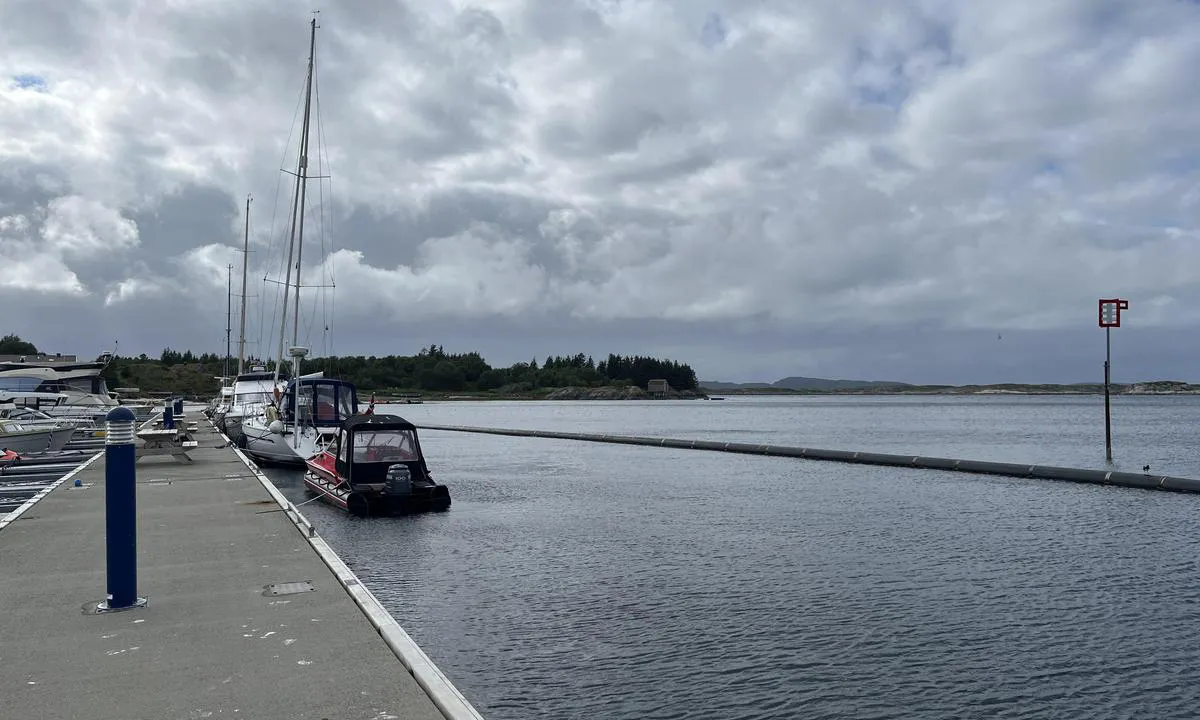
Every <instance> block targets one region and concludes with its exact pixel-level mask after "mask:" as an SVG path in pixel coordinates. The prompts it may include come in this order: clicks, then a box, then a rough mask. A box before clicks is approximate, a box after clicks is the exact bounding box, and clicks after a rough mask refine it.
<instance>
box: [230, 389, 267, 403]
mask: <svg viewBox="0 0 1200 720" xmlns="http://www.w3.org/2000/svg"><path fill="white" fill-rule="evenodd" d="M273 399H274V396H273V395H271V393H269V392H262V391H259V390H255V391H254V392H240V393H238V394H237V395H234V396H233V404H234V405H267V404H269V403H270V402H271V401H272V400H273Z"/></svg>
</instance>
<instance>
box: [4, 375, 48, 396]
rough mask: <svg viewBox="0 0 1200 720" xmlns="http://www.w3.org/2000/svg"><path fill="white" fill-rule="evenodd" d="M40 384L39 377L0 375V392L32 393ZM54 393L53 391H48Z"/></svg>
mask: <svg viewBox="0 0 1200 720" xmlns="http://www.w3.org/2000/svg"><path fill="white" fill-rule="evenodd" d="M41 384H42V379H41V378H40V377H29V376H20V375H7V376H6V375H3V374H0V390H8V391H9V392H34V391H35V390H37V389H38V386H40V385H41ZM48 392H54V391H48Z"/></svg>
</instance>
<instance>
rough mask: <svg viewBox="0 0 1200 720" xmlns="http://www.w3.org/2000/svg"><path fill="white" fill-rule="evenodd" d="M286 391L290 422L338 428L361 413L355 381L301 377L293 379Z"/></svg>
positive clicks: (285, 404)
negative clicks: (359, 411)
mask: <svg viewBox="0 0 1200 720" xmlns="http://www.w3.org/2000/svg"><path fill="white" fill-rule="evenodd" d="M284 392H285V396H284V397H283V398H282V400H283V406H284V415H285V421H286V422H288V423H291V422H296V423H299V424H301V425H313V426H315V427H329V428H336V427H339V426H340V425H341V424H342V422H343V421H344V420H346V418H349V417H353V416H354V414H355V413H357V412H358V392H357V391H356V390H355V388H354V383H350V382H346V381H345V380H333V379H326V378H300V379H298V380H292V381H291V382H289V383H288V385H287V390H285V391H284ZM297 401H299V407H297Z"/></svg>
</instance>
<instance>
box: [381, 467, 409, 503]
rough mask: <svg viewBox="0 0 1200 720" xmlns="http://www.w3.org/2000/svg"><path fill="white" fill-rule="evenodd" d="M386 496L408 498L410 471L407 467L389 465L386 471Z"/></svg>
mask: <svg viewBox="0 0 1200 720" xmlns="http://www.w3.org/2000/svg"><path fill="white" fill-rule="evenodd" d="M386 487H387V494H388V495H400V496H404V497H408V496H409V495H412V471H411V470H409V469H408V466H407V465H401V464H397V465H389V466H388V469H387V485H386Z"/></svg>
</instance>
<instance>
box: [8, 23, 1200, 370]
mask: <svg viewBox="0 0 1200 720" xmlns="http://www.w3.org/2000/svg"><path fill="white" fill-rule="evenodd" d="M320 23H321V28H320V30H319V31H318V35H317V65H318V79H317V103H316V112H317V115H318V121H317V128H318V129H319V132H318V133H316V134H315V135H314V139H313V149H312V151H311V152H310V155H311V158H312V165H311V170H312V171H313V172H315V173H316V174H320V175H327V176H329V177H328V178H324V179H321V180H319V181H317V180H314V181H312V182H311V183H310V194H309V200H310V207H311V208H312V211H311V213H310V214H309V215H308V216H307V217H306V220H307V224H306V230H305V245H304V251H303V252H304V255H303V262H302V263H301V264H302V266H303V267H302V273H303V277H304V278H305V283H306V284H308V285H310V286H314V287H315V286H321V287H322V289H323V290H327V289H329V288H325V287H324V286H328V285H332V284H336V286H337V288H336V291H333V292H322V293H317V292H315V290H312V289H310V290H309V291H306V295H305V298H306V299H305V302H304V303H302V311H303V312H305V313H307V314H308V315H310V316H312V317H314V318H315V317H317V316H320V318H321V319H320V322H319V323H318V325H319V326H328V325H330V324H332V325H333V326H335V327H337V328H339V330H338V337H339V338H340V339H341V343H342V344H341V345H340V346H339V347H343V348H353V349H354V350H355V351H358V352H367V353H376V354H380V353H386V352H404V351H411V350H412V349H414V348H413V347H408V346H407V345H405V346H403V347H395V346H393V345H392V344H390V343H391V342H393V341H390V340H388V338H397V337H402V338H412V337H413V336H414V332H416V331H415V328H417V327H418V326H419V324H420V323H424V322H429V323H433V322H436V323H438V327H440V328H443V329H444V330H445V332H447V333H448V334H452V333H454V332H458V330H454V328H455V327H457V328H460V329H461V332H462V336H463V338H464V340H463V342H464V343H465V344H466V345H470V343H471V342H473V340H472V338H473V337H477V338H482V339H480V340H478V342H486V343H490V345H489V346H487V347H478V348H477V349H480V350H483V351H484V352H485V354H488V355H489V357H495V358H496V359H497V360H498V361H506V362H507V361H512V360H514V359H525V356H527V355H529V354H531V353H529V352H527V351H526V350H527V349H528V348H529V347H530V346H536V348H537V349H536V350H534V352H537V353H539V354H541V353H542V351H543V350H544V351H546V352H559V351H560V350H561V351H571V348H567V347H562V345H561V344H562V343H565V342H567V339H568V337H570V338H574V337H575V336H574V335H572V334H571V333H572V332H574V330H572V331H570V332H569V331H568V328H574V329H578V328H584V329H588V333H590V335H588V336H589V337H596V338H599V340H597V345H600V344H603V339H604V338H605V337H607V338H609V339H610V341H611V342H612V344H613V347H612V349H613V350H618V351H630V352H655V351H667V350H672V351H675V350H681V351H682V349H686V348H690V349H691V350H690V352H691V353H692V354H693V357H690V358H688V359H689V360H692V361H693V363H694V364H696V365H698V366H699V367H700V368H701V369H702V370H703V371H705V372H702V374H707V375H718V376H725V377H737V376H744V375H745V373H744V372H743V370H742V368H746V367H750V366H751V365H754V366H755V367H759V368H764V367H767V366H764V365H763V364H762V362H761V361H760V360H753V361H752V360H751V359H749V356H750V355H752V354H753V353H754V352H756V351H758V350H761V351H762V352H763V353H768V354H769V356H770V357H772V358H776V360H772V361H771V363H772V364H770V367H772V368H774V367H781V366H782V365H786V364H787V363H788V362H789V361H788V360H787V358H788V357H791V358H793V360H792V361H791V362H793V363H794V364H795V365H796V366H797V367H796V371H801V369H802V368H801V367H800V366H803V369H804V371H805V372H810V373H821V372H824V373H827V374H828V373H839V372H842V371H846V370H848V368H847V365H846V364H845V358H847V357H851V358H861V356H862V355H863V352H862V348H869V347H872V346H873V344H874V343H876V342H880V343H882V342H884V340H885V336H886V333H888V332H892V331H894V330H895V329H896V328H909V329H910V330H911V333H910V334H912V335H914V336H915V335H916V334H918V333H919V334H920V335H921V337H922V338H923V340H922V341H921V344H920V345H917V346H914V347H913V348H911V349H908V350H893V351H889V353H883V352H879V353H877V355H878V357H879V358H881V359H880V360H879V361H878V362H877V363H875V364H871V363H870V362H865V361H861V360H860V361H859V362H860V364H859V365H857V366H853V367H852V368H849V369H853V370H854V371H855V372H860V373H866V374H871V375H875V376H879V375H880V374H881V373H884V372H885V371H886V372H900V373H901V374H902V375H903V374H905V373H907V374H908V375H909V376H913V374H914V373H919V372H920V371H921V370H920V368H922V367H927V366H928V365H929V363H930V360H929V358H928V357H922V355H921V348H922V347H924V348H929V347H932V346H934V345H937V344H938V343H940V342H945V343H950V345H947V347H951V346H954V347H959V346H958V345H954V343H960V344H961V346H962V347H967V346H969V347H972V348H977V347H980V346H978V345H977V344H976V343H977V342H978V340H977V335H978V337H994V336H995V334H996V333H998V332H1010V333H1026V335H1024V336H1023V337H1025V338H1026V340H1027V341H1029V342H1032V338H1035V337H1063V336H1064V335H1063V334H1062V333H1063V332H1065V331H1067V330H1074V329H1079V328H1086V327H1087V326H1088V325H1089V324H1090V323H1092V322H1094V315H1095V301H1096V299H1097V298H1098V297H1101V296H1107V295H1114V294H1120V295H1122V296H1123V297H1127V298H1128V299H1130V300H1131V305H1132V308H1133V309H1132V310H1131V315H1130V318H1131V320H1130V321H1131V322H1136V323H1137V326H1139V327H1142V328H1145V329H1147V331H1152V332H1151V334H1150V335H1148V336H1146V337H1147V338H1150V339H1149V340H1146V342H1151V343H1169V342H1171V341H1170V340H1169V339H1168V338H1169V337H1170V335H1169V334H1170V333H1171V332H1174V331H1176V330H1178V329H1183V328H1194V327H1195V326H1196V325H1197V324H1200V313H1198V312H1197V310H1196V308H1198V307H1200V287H1198V285H1197V282H1196V281H1195V279H1194V278H1193V277H1192V273H1191V271H1190V270H1189V268H1191V267H1193V266H1195V264H1196V263H1197V261H1198V260H1200V249H1198V246H1197V241H1198V239H1200V238H1198V237H1197V233H1198V232H1200V223H1198V220H1200V139H1198V137H1197V135H1196V133H1195V131H1194V127H1193V126H1194V118H1195V117H1198V116H1200V94H1198V93H1195V92H1193V91H1192V90H1191V88H1190V86H1191V79H1190V78H1191V74H1192V71H1193V69H1194V68H1195V67H1196V66H1197V64H1198V63H1200V6H1197V5H1196V4H1194V3H1182V2H1166V1H1163V2H1142V3H1128V2H1120V1H1118V0H1063V2H1055V3H1045V2H1038V1H1037V0H1015V1H1014V2H1008V3H952V2H947V1H945V0H906V1H903V2H901V1H891V0H861V1H860V2H855V3H843V2H833V1H832V0H831V1H829V2H824V1H821V2H811V3H792V2H784V1H783V0H767V1H766V2H757V3H745V2H734V1H733V0H705V1H703V2H693V1H691V0H639V1H638V2H621V3H600V2H593V1H591V0H476V1H475V2H473V3H470V4H463V3H451V2H445V1H444V0H435V1H434V2H421V3H417V2H392V3H373V2H367V1H366V0H355V1H353V2H347V3H339V4H338V5H337V6H336V7H330V8H328V9H326V10H325V11H324V12H322V13H321V15H320ZM117 36H120V37H121V38H122V41H121V42H112V41H111V40H110V39H111V38H112V37H117ZM307 39H308V37H307V27H306V25H305V18H304V16H303V14H302V13H301V12H300V11H298V10H297V9H296V8H295V7H289V6H288V5H286V4H279V3H270V2H266V0H257V1H252V2H243V3H231V2H216V3H207V4H205V5H204V6H203V7H200V6H196V7H193V6H190V5H179V4H165V5H154V6H142V5H141V4H139V3H134V2H132V0H117V1H115V2H112V1H108V0H106V1H105V2H100V1H99V0H72V1H64V2H61V3H20V2H18V3H8V4H5V5H4V7H3V8H0V42H2V43H3V44H4V47H5V49H6V53H5V56H4V58H3V59H0V75H3V77H0V216H2V217H3V218H4V219H3V220H2V221H0V242H2V245H0V257H2V258H3V259H4V262H5V264H6V267H17V268H20V269H21V270H22V271H21V272H18V273H8V272H6V273H4V274H2V275H0V288H2V289H3V291H4V292H12V293H17V292H35V291H36V292H39V293H49V294H51V295H54V294H58V295H61V296H62V298H63V299H62V302H63V303H70V302H83V301H84V300H83V298H84V297H90V295H89V293H91V292H96V293H99V294H100V295H99V296H100V297H103V304H104V305H105V306H106V307H109V308H110V309H111V312H112V313H118V312H129V311H130V308H131V307H132V305H131V302H132V301H134V300H136V299H139V298H149V297H158V298H160V302H161V301H163V300H164V299H165V298H167V297H169V296H171V295H172V293H170V292H164V291H165V290H166V289H167V288H171V289H173V290H175V291H176V292H177V293H178V294H181V295H182V294H186V293H193V294H195V295H197V296H200V297H204V298H208V299H210V300H211V303H210V304H211V307H210V308H209V309H208V312H209V313H210V315H211V319H210V321H209V322H210V323H211V325H212V326H213V328H214V332H213V337H216V336H218V335H220V333H218V332H217V331H216V329H217V327H218V326H223V323H224V318H223V313H224V304H225V303H224V297H223V294H224V292H225V277H226V274H225V271H226V266H227V265H228V264H229V263H233V264H234V266H235V269H236V268H240V264H241V257H240V255H239V254H238V252H237V250H238V248H239V244H240V237H241V230H242V228H241V222H242V219H243V218H242V217H241V215H240V212H239V208H240V206H241V201H242V198H244V196H245V194H246V193H247V192H253V193H254V194H255V196H256V198H258V199H257V201H256V207H255V210H254V216H253V217H254V220H253V225H254V227H253V229H252V233H251V234H252V246H253V254H252V256H251V266H252V269H251V275H252V277H253V283H252V285H253V288H254V292H253V293H252V296H253V297H252V298H251V299H250V302H251V303H254V304H255V305H254V306H252V307H258V308H259V312H258V313H253V312H252V313H251V315H252V316H253V315H256V314H258V315H262V316H264V317H265V316H269V315H270V313H271V308H272V307H276V308H277V307H278V305H279V301H278V300H277V299H276V296H277V295H278V286H277V285H274V284H271V283H263V282H262V278H263V277H266V276H270V277H273V278H276V279H279V278H281V277H282V275H283V271H284V265H285V257H286V244H285V241H286V239H287V222H286V220H287V218H288V217H289V212H290V209H289V206H288V202H289V201H290V197H291V195H290V193H291V189H290V183H289V178H288V176H286V175H284V174H281V173H280V172H279V170H280V168H294V165H295V161H296V159H295V155H296V142H297V134H298V132H299V127H298V124H297V115H296V114H297V111H298V109H299V100H300V93H301V91H302V86H303V77H304V71H305V64H306V55H307ZM5 223H6V224H5ZM4 297H9V296H4ZM72 298H76V300H72ZM319 298H327V299H329V300H331V301H332V300H334V299H336V305H335V307H336V312H333V311H329V310H319V309H317V308H316V307H315V305H314V303H316V302H318V299H319ZM260 306H261V307H260ZM122 308H124V310H121V309H122ZM264 308H265V309H264ZM197 312H199V310H198V311H197ZM113 317H114V318H116V317H126V316H122V315H113ZM1133 318H1136V321H1135V320H1133ZM113 322H114V323H115V322H117V321H116V320H115V319H114V321H113ZM314 322H315V321H314ZM381 323H383V325H382V326H381ZM263 324H264V325H267V326H270V323H267V322H265V321H264V323H263ZM489 324H491V325H492V326H496V327H505V328H508V329H509V331H508V332H503V333H497V334H496V336H495V337H491V336H488V337H483V336H481V335H480V333H479V331H478V328H481V327H485V326H488V325H489ZM647 324H648V325H647ZM633 325H637V327H638V328H643V327H645V328H650V327H653V328H656V329H655V330H652V331H651V330H647V331H646V332H645V333H643V332H642V330H640V329H639V330H638V331H636V332H634V331H631V330H629V328H630V327H632V326H633ZM175 327H176V324H175V323H173V322H172V321H171V319H170V318H168V317H163V318H162V319H154V318H148V319H147V327H146V329H145V331H144V332H145V337H146V338H151V337H154V336H153V334H152V332H151V331H152V330H153V329H155V328H157V330H158V332H160V334H161V335H162V337H163V338H164V339H163V340H162V341H161V342H159V344H160V345H161V344H168V343H171V344H174V345H182V344H185V343H186V338H181V337H180V336H178V335H172V333H173V332H176V330H175V329H174V328H175ZM381 327H384V328H388V331H387V332H382V333H381V332H380V328H381ZM465 328H473V329H472V330H471V331H470V332H467V331H466V330H465ZM1154 328H1158V329H1159V330H1157V331H1155V330H1153V329H1154ZM79 330H80V332H81V334H82V335H83V336H84V337H89V336H88V335H87V328H84V327H81V328H79ZM421 332H424V331H421ZM1154 332H1157V333H1158V334H1157V335H1156V334H1154ZM681 333H682V335H681ZM927 333H933V334H932V335H928V334H927ZM1038 333H1049V335H1045V336H1043V335H1039V334H1038ZM1056 333H1057V335H1056ZM269 334H270V333H269V332H268V333H267V335H268V336H269ZM585 334H587V333H585ZM667 335H669V336H670V338H669V339H666V337H667ZM886 338H887V341H888V342H894V341H895V339H894V338H891V336H886ZM431 340H432V341H436V340H437V338H431ZM571 341H573V342H575V341H577V340H571ZM93 342H97V341H95V340H93ZM144 342H147V343H153V342H158V341H156V340H151V339H147V340H145V341H144ZM263 342H264V343H266V344H268V345H271V344H273V342H271V341H270V338H269V337H267V338H264V340H263ZM405 342H407V340H406V341H405ZM620 343H633V344H638V346H637V347H617V345H619V344H620ZM814 343H815V344H814ZM1163 347H1164V348H1165V347H1166V345H1163ZM1172 347H1173V346H1172ZM656 348H657V350H656ZM730 348H737V349H738V352H737V353H731V351H730ZM139 349H145V350H147V351H155V350H156V349H157V348H156V347H155V346H151V347H147V348H139ZM197 349H200V348H197ZM463 349H476V348H475V347H469V348H468V347H464V348H463ZM1046 352H1048V353H1050V354H1051V355H1054V356H1055V357H1058V358H1059V362H1060V363H1061V365H1060V366H1058V370H1056V371H1055V372H1057V373H1059V374H1060V375H1062V376H1071V375H1072V374H1078V373H1080V372H1082V369H1081V368H1078V367H1077V363H1078V359H1077V358H1076V357H1075V356H1074V355H1073V354H1071V353H1068V352H1067V351H1066V350H1065V349H1063V348H1061V347H1051V348H1048V349H1047V350H1046ZM1172 352H1173V351H1172ZM738 353H741V354H740V355H739V354H738ZM867 354H868V355H869V354H870V353H867ZM885 355H886V356H887V360H886V361H885V360H884V359H883V358H884V357H885ZM983 355H986V356H987V357H986V358H985V359H979V357H980V355H979V354H975V355H972V353H966V354H965V355H964V356H963V357H964V358H974V359H972V360H966V359H964V362H973V363H979V364H980V365H981V366H983V369H981V372H983V373H985V374H987V373H1010V374H1011V373H1013V372H1016V370H1015V369H1014V367H1015V366H1013V365H1012V364H1010V363H1004V362H1001V361H1000V360H998V359H996V358H994V357H992V355H994V354H993V353H983ZM1168 356H1170V357H1175V356H1174V355H1171V353H1168V352H1166V351H1165V350H1164V352H1163V353H1162V354H1161V357H1168ZM739 357H740V358H742V359H740V360H739V359H738V358H739ZM763 357H767V355H764V356H763ZM1148 357H1154V354H1153V353H1150V354H1148ZM705 358H709V360H708V361H706V360H705ZM706 362H707V363H708V364H707V365H706V364H705V363H706ZM1164 363H1166V361H1164ZM988 368H991V369H988ZM1174 369H1175V368H1174V366H1171V365H1169V364H1165V365H1164V366H1163V367H1162V368H1160V369H1154V368H1147V370H1146V372H1147V373H1148V374H1164V373H1165V374H1170V373H1171V372H1172V371H1173V370H1174ZM762 371H763V372H765V371H766V370H762ZM1039 372H1046V370H1045V368H1042V369H1041V370H1039ZM785 374H786V372H785ZM1051 374H1054V373H1051ZM932 379H936V378H932Z"/></svg>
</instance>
